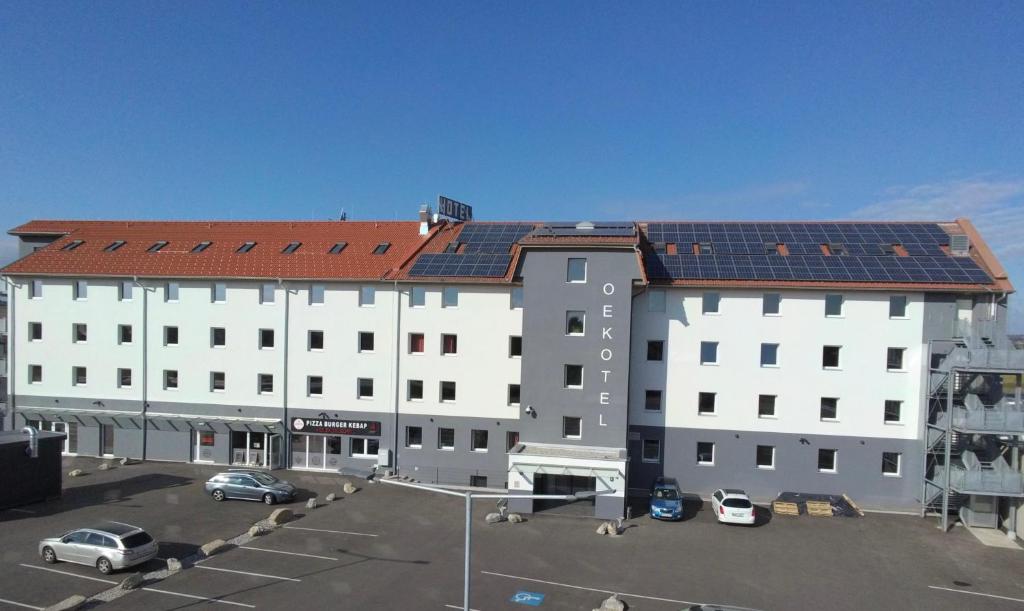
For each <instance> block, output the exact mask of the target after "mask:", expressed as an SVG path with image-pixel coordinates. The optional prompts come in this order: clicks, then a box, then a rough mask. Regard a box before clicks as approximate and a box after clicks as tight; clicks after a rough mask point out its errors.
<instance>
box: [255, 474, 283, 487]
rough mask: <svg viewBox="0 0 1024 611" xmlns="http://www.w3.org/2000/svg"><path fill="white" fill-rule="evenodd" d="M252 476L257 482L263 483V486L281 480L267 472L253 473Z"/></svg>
mask: <svg viewBox="0 0 1024 611" xmlns="http://www.w3.org/2000/svg"><path fill="white" fill-rule="evenodd" d="M252 477H253V479H255V480H256V481H258V482H259V483H261V484H263V485H264V486H269V485H270V484H276V483H277V482H279V481H281V480H279V479H277V478H276V477H274V476H273V475H270V474H269V473H253V474H252Z"/></svg>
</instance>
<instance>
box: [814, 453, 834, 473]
mask: <svg viewBox="0 0 1024 611" xmlns="http://www.w3.org/2000/svg"><path fill="white" fill-rule="evenodd" d="M838 454H839V450H826V449H821V450H818V471H820V472H822V473H835V472H836V458H837V455H838Z"/></svg>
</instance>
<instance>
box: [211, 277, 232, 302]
mask: <svg viewBox="0 0 1024 611" xmlns="http://www.w3.org/2000/svg"><path fill="white" fill-rule="evenodd" d="M227 294H228V286H227V285H226V284H224V283H223V282H214V283H213V286H212V287H211V288H210V300H211V301H212V302H213V303H224V302H225V301H227Z"/></svg>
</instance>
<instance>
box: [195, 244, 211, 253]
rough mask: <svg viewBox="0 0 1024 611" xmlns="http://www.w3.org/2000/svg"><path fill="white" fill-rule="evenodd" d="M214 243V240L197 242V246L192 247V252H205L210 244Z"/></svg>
mask: <svg viewBox="0 0 1024 611" xmlns="http://www.w3.org/2000/svg"><path fill="white" fill-rule="evenodd" d="M212 243H213V242H200V243H198V244H196V245H195V246H193V247H192V253H193V254H195V253H199V252H203V251H204V250H206V249H207V248H209V247H210V244H212Z"/></svg>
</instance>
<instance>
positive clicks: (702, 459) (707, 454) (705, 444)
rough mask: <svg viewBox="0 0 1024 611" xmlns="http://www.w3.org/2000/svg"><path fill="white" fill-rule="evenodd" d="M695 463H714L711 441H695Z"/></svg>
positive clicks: (713, 445)
mask: <svg viewBox="0 0 1024 611" xmlns="http://www.w3.org/2000/svg"><path fill="white" fill-rule="evenodd" d="M697 464H698V465H714V464H715V444H714V442H711V441H698V442H697Z"/></svg>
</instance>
